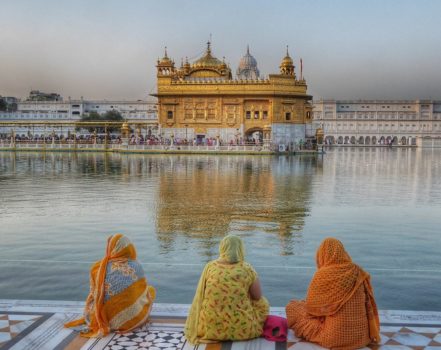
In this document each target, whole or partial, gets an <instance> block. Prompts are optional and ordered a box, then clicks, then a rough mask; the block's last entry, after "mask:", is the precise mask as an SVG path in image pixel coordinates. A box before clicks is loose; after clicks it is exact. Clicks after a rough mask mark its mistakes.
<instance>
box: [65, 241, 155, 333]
mask: <svg viewBox="0 0 441 350" xmlns="http://www.w3.org/2000/svg"><path fill="white" fill-rule="evenodd" d="M155 296H156V291H155V289H154V288H153V287H152V286H149V285H147V279H146V278H145V274H144V270H143V269H142V266H141V264H140V263H139V262H138V261H137V260H136V250H135V247H134V246H133V244H132V243H131V242H130V240H129V239H128V238H127V237H125V236H123V235H122V234H116V235H113V236H111V237H109V238H108V240H107V249H106V255H105V256H104V258H103V259H102V260H100V261H98V262H96V263H95V264H93V265H92V268H91V270H90V293H89V295H88V297H87V299H86V307H85V309H84V317H83V318H81V319H79V320H75V321H72V322H69V323H66V324H65V327H69V328H70V327H75V328H76V329H80V330H81V335H83V336H85V337H88V338H91V337H103V336H105V335H107V334H109V332H112V331H115V332H119V333H124V332H128V331H131V330H133V329H135V328H138V327H140V326H142V325H143V324H144V323H146V321H147V319H148V316H149V314H150V310H151V308H152V305H153V300H154V299H155Z"/></svg>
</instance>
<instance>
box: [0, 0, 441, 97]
mask: <svg viewBox="0 0 441 350" xmlns="http://www.w3.org/2000/svg"><path fill="white" fill-rule="evenodd" d="M440 18H441V1H438V0H432V1H431V0H413V1H410V0H304V1H295V0H284V1H282V0H271V1H270V0H268V1H261V0H250V1H248V0H234V1H233V0H231V1H230V0H217V1H211V0H197V1H196V0H192V1H187V0H160V1H148V0H38V1H37V0H0V95H3V96H17V97H25V96H27V95H28V93H29V91H30V90H31V89H37V90H42V91H45V92H59V93H61V94H62V95H63V96H64V98H67V97H68V96H71V97H72V98H79V97H80V96H84V98H88V99H92V98H106V99H119V98H121V99H145V98H146V97H147V96H148V94H149V93H151V92H153V91H155V89H156V85H155V81H156V68H155V64H156V60H157V58H158V57H162V56H163V52H164V46H167V47H168V53H169V56H170V57H172V58H173V59H174V60H175V61H176V63H177V64H179V63H180V61H181V58H182V57H185V56H188V57H189V58H193V59H195V58H197V57H198V56H200V55H201V54H202V53H203V51H204V49H205V47H206V42H207V40H208V39H209V37H210V33H211V34H212V50H213V54H214V55H215V56H216V57H218V58H219V59H222V57H223V56H225V58H226V61H227V62H228V63H229V64H230V66H231V68H232V70H233V72H234V73H235V71H236V68H237V65H238V62H239V60H240V58H241V56H242V55H243V54H244V53H245V51H246V46H247V44H249V45H250V51H251V54H252V55H253V56H254V57H255V58H256V60H257V62H258V68H259V69H260V71H261V73H263V75H268V74H270V73H277V72H278V70H279V68H278V67H279V64H280V61H281V59H282V58H283V56H284V54H285V47H286V45H289V50H290V53H291V56H292V57H293V58H294V62H295V65H296V70H297V74H298V73H299V72H298V71H299V67H300V64H299V59H300V57H302V58H303V66H304V75H305V77H306V80H307V83H308V91H309V93H310V94H312V95H313V96H314V99H319V98H335V99H408V98H432V99H441V70H440V69H439V67H440V64H441V24H440V23H441V22H440Z"/></svg>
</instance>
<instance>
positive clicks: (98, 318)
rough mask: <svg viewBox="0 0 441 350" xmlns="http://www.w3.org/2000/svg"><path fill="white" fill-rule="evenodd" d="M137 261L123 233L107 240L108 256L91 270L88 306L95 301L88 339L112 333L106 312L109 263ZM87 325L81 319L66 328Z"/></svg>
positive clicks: (130, 244)
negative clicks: (105, 284)
mask: <svg viewBox="0 0 441 350" xmlns="http://www.w3.org/2000/svg"><path fill="white" fill-rule="evenodd" d="M135 259H136V250H135V246H134V245H133V244H132V242H130V240H129V239H128V238H127V237H126V236H124V235H123V234H121V233H117V234H115V235H113V236H110V237H109V238H108V239H107V247H106V255H105V256H104V258H103V259H101V260H100V261H97V262H96V263H95V264H94V265H93V266H92V268H91V291H90V293H89V295H88V297H87V300H86V307H87V305H89V304H91V302H92V301H93V310H91V312H92V313H93V315H92V317H91V318H92V319H93V321H92V322H91V323H90V325H89V328H90V329H89V330H88V331H87V332H86V333H84V334H83V335H84V336H87V337H97V336H105V335H107V334H109V332H110V326H109V320H108V319H107V317H106V314H105V312H104V297H105V288H104V282H105V280H106V270H107V264H108V263H109V261H127V260H135ZM84 323H85V319H84V318H81V319H79V320H75V321H72V322H69V323H66V324H65V326H66V327H74V326H77V325H81V324H84Z"/></svg>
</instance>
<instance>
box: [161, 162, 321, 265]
mask: <svg viewBox="0 0 441 350" xmlns="http://www.w3.org/2000/svg"><path fill="white" fill-rule="evenodd" d="M165 161H167V162H168V165H167V166H166V167H165V169H167V170H164V173H163V174H161V176H160V178H159V181H160V183H159V189H158V197H159V198H158V204H157V205H158V208H157V216H156V218H157V222H156V226H157V234H158V239H159V240H160V241H161V244H162V246H163V248H165V249H166V250H169V249H172V250H173V249H174V248H171V247H170V246H173V245H174V242H175V240H176V236H177V235H184V236H187V237H189V238H191V237H197V238H198V239H197V241H198V242H200V245H201V249H202V251H204V254H206V255H207V256H208V257H210V258H213V257H214V256H215V255H216V254H217V251H216V249H217V244H218V242H219V239H220V237H222V236H224V235H226V234H228V233H236V234H241V235H242V234H245V235H246V234H247V232H256V231H257V232H259V231H261V232H265V233H268V234H273V235H274V236H275V237H278V238H279V239H280V244H281V248H280V250H281V254H282V255H287V254H293V253H294V252H295V249H296V245H301V244H302V233H301V232H302V228H303V225H304V221H305V216H307V215H308V212H309V201H310V194H311V178H312V177H311V176H308V174H310V175H312V174H313V173H314V172H316V171H317V169H320V168H321V167H320V166H317V163H320V162H321V161H320V160H319V158H314V157H313V158H293V157H290V158H285V157H278V158H273V157H249V158H247V157H240V156H239V157H237V156H236V157H234V156H222V157H210V156H196V157H172V158H167V159H166V160H165ZM163 169H164V168H163ZM177 179H178V180H177ZM213 248H214V249H213Z"/></svg>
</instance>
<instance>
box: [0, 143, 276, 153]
mask: <svg viewBox="0 0 441 350" xmlns="http://www.w3.org/2000/svg"><path fill="white" fill-rule="evenodd" d="M0 149H18V150H20V149H23V150H42V151H43V150H72V151H75V150H91V151H93V150H96V151H112V150H114V151H129V152H130V151H134V152H137V151H152V152H154V151H158V152H173V151H177V152H271V151H274V146H272V145H265V146H264V145H224V146H208V145H193V146H192V145H161V144H156V145H127V144H122V143H107V144H106V143H80V142H77V143H73V142H69V143H66V142H59V141H58V142H43V141H39V142H15V143H11V142H10V141H5V140H0Z"/></svg>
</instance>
